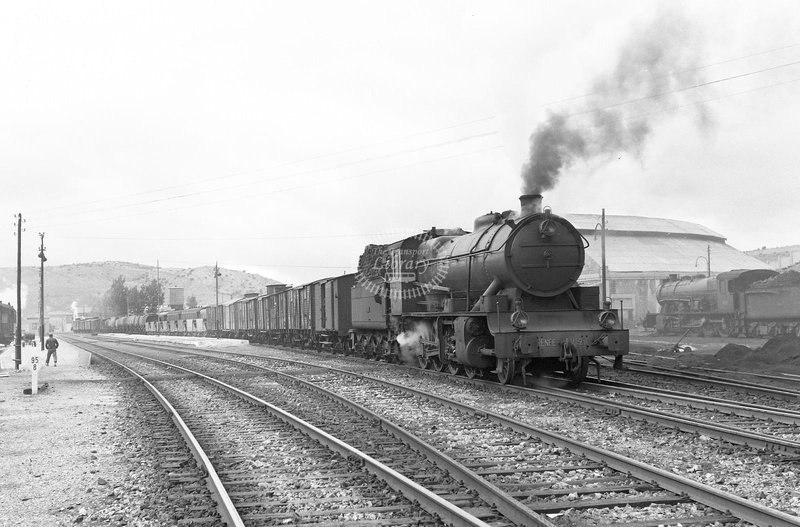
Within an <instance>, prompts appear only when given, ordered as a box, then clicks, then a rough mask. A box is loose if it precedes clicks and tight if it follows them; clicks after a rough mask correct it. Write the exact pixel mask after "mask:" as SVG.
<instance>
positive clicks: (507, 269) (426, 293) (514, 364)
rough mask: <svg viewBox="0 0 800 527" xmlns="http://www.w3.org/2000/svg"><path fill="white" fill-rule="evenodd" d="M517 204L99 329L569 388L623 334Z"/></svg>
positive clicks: (550, 232) (576, 264) (612, 351)
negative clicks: (352, 261) (298, 274)
mask: <svg viewBox="0 0 800 527" xmlns="http://www.w3.org/2000/svg"><path fill="white" fill-rule="evenodd" d="M520 200H521V205H522V208H521V213H520V214H516V213H515V212H513V211H506V212H503V213H493V212H492V213H489V214H485V215H483V216H480V217H479V218H478V219H477V220H476V221H475V226H474V230H473V232H472V233H466V232H464V231H462V230H461V229H437V228H432V229H430V230H428V231H425V232H423V233H421V234H419V235H416V236H412V237H409V238H405V239H403V240H400V241H398V242H395V243H392V244H388V245H369V246H367V247H366V249H365V251H364V254H363V255H362V256H361V258H360V259H359V267H358V269H359V270H358V273H355V274H348V275H343V276H338V277H330V278H325V279H322V280H318V281H315V282H311V283H309V284H304V285H301V286H297V287H291V288H289V287H286V286H281V285H277V286H270V289H269V290H268V291H267V292H265V293H263V294H252V295H246V296H245V297H244V298H241V299H237V300H233V301H231V302H228V303H226V304H222V305H219V306H211V307H206V308H200V309H195V310H183V311H175V312H168V313H161V314H158V315H146V316H143V317H121V318H120V319H115V320H113V321H112V320H106V321H105V328H104V330H106V331H127V332H146V333H153V334H184V335H193V334H194V335H212V336H222V337H233V338H247V339H249V340H251V341H253V342H264V343H273V344H282V345H290V346H303V347H316V348H318V349H328V350H332V351H334V352H341V353H347V354H356V355H360V356H364V357H369V358H377V359H385V360H387V361H401V360H403V361H406V362H414V363H416V364H418V365H419V366H420V367H423V368H426V367H433V368H435V369H437V370H440V371H441V370H445V369H447V370H449V371H450V372H451V373H457V372H459V371H464V372H465V373H466V375H467V376H469V377H474V376H483V375H486V374H488V373H489V372H491V373H494V374H495V375H496V376H497V378H498V379H499V380H500V382H503V383H508V382H511V380H512V379H513V378H514V376H515V375H516V374H518V373H520V374H522V375H525V374H535V373H540V372H543V371H562V372H564V373H565V375H566V376H567V377H568V378H570V379H571V380H572V381H573V382H575V383H578V382H580V381H582V380H583V379H584V378H585V376H586V373H587V369H588V365H589V362H590V361H591V360H592V359H593V358H594V357H595V356H597V355H606V356H612V357H614V358H615V359H618V358H621V356H622V355H624V354H626V353H627V352H628V332H627V330H625V329H623V328H622V324H621V321H620V318H619V315H618V313H617V312H616V311H615V310H613V309H611V308H610V304H609V303H607V302H602V307H601V299H600V296H599V290H598V288H597V287H580V286H578V284H577V281H578V278H579V277H580V275H581V272H582V270H583V266H584V257H585V253H584V251H585V248H586V246H588V242H586V240H585V239H584V238H583V237H582V236H581V235H580V234H579V233H578V231H577V230H576V229H575V227H573V225H572V224H570V223H569V222H568V221H567V220H565V219H564V218H561V217H559V216H556V215H555V214H553V213H552V212H551V211H550V210H549V209H545V210H542V206H541V205H542V197H541V196H540V195H538V194H537V195H525V196H522V197H521V198H520ZM148 317H149V318H148Z"/></svg>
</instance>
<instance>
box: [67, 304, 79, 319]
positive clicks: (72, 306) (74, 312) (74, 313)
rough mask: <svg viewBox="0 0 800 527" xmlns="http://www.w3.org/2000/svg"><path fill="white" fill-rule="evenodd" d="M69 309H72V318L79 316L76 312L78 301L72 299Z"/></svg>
mask: <svg viewBox="0 0 800 527" xmlns="http://www.w3.org/2000/svg"><path fill="white" fill-rule="evenodd" d="M69 309H70V310H71V311H72V318H80V315H79V314H78V301H77V300H73V301H72V303H71V304H70V305H69Z"/></svg>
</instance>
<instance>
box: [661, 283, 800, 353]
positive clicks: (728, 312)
mask: <svg viewBox="0 0 800 527" xmlns="http://www.w3.org/2000/svg"><path fill="white" fill-rule="evenodd" d="M656 298H657V300H658V303H659V305H660V306H661V311H660V313H658V314H657V315H656V316H655V328H656V332H657V333H660V334H667V335H671V334H679V333H683V332H687V331H688V332H690V333H694V334H696V335H702V336H706V337H714V336H721V337H730V336H743V337H774V336H777V335H794V336H798V337H800V273H797V272H795V271H788V272H785V273H781V274H779V273H778V272H776V271H773V270H770V269H750V270H735V271H728V272H726V273H720V274H718V275H716V276H713V277H710V278H709V277H706V276H691V277H685V278H680V279H678V278H677V277H673V278H670V279H667V280H665V281H664V282H662V284H661V287H660V288H659V290H658V295H657V297H656Z"/></svg>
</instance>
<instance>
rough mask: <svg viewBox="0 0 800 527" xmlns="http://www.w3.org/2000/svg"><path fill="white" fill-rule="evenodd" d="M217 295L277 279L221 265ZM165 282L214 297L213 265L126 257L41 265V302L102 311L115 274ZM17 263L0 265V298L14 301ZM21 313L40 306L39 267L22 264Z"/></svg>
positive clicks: (208, 299)
mask: <svg viewBox="0 0 800 527" xmlns="http://www.w3.org/2000/svg"><path fill="white" fill-rule="evenodd" d="M220 273H222V276H221V277H220V279H219V301H220V302H224V301H227V300H230V299H231V298H238V297H241V296H242V295H243V294H244V293H250V292H260V291H263V290H264V289H265V287H266V286H267V285H269V284H275V283H277V282H276V281H275V280H272V279H270V278H265V277H263V276H260V275H257V274H252V273H247V272H244V271H234V270H231V269H223V268H220ZM156 274H158V276H159V279H160V280H161V284H162V285H163V286H164V288H165V289H164V290H165V296H166V291H167V288H169V287H183V288H184V295H185V297H186V298H189V297H190V296H192V295H194V296H195V297H196V298H197V302H198V304H200V305H208V304H213V303H214V296H215V292H214V268H213V267H211V266H206V267H194V268H191V269H176V268H169V267H167V268H164V267H162V268H160V269H158V270H157V269H156V268H155V267H153V266H149V265H141V264H135V263H128V262H92V263H81V264H71V265H57V266H47V265H45V276H44V284H45V306H46V309H47V311H48V312H52V311H73V312H74V311H77V312H78V313H83V312H84V311H86V312H94V313H99V312H100V311H102V306H101V299H102V297H103V295H104V294H105V292H106V291H108V289H109V287H110V286H111V282H112V281H113V280H114V279H115V278H116V277H118V276H120V275H121V276H123V277H125V285H127V286H128V287H130V286H137V287H138V286H139V285H140V284H142V283H145V282H148V281H150V280H153V279H155V278H156ZM16 283H17V270H16V268H9V267H0V301H2V302H10V303H12V304H14V305H16V302H17V297H16ZM22 305H23V317H28V316H37V315H38V309H39V268H38V267H23V268H22Z"/></svg>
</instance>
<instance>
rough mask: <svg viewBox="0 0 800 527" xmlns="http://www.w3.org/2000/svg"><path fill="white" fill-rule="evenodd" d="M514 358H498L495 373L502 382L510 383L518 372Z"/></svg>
mask: <svg viewBox="0 0 800 527" xmlns="http://www.w3.org/2000/svg"><path fill="white" fill-rule="evenodd" d="M515 370H516V368H515V364H514V359H497V368H496V369H495V370H494V373H495V374H496V375H497V380H498V381H500V384H509V383H510V382H511V380H512V379H513V378H514V375H515V373H516V371H515Z"/></svg>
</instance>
